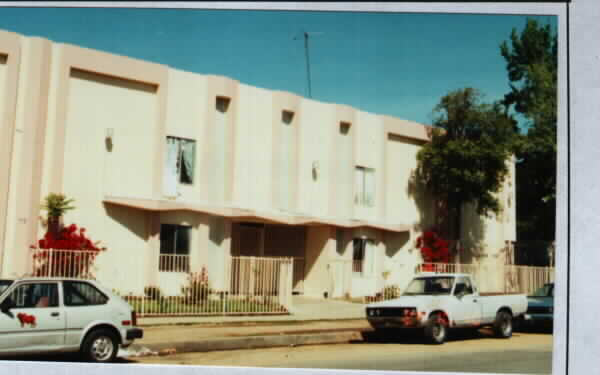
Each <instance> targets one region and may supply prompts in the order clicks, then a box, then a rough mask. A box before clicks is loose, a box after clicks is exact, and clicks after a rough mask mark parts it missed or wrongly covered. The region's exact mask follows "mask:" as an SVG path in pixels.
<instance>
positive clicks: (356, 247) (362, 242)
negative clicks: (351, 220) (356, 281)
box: [352, 238, 375, 276]
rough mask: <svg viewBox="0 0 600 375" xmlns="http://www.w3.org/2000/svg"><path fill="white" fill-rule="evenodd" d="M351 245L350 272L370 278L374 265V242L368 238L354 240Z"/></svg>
mask: <svg viewBox="0 0 600 375" xmlns="http://www.w3.org/2000/svg"><path fill="white" fill-rule="evenodd" d="M352 244H353V252H352V272H354V273H360V274H361V275H363V276H371V275H372V274H373V265H374V263H375V251H374V250H375V241H374V240H372V239H369V238H355V239H354V240H353V242H352Z"/></svg>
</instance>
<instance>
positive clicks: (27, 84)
mask: <svg viewBox="0 0 600 375" xmlns="http://www.w3.org/2000/svg"><path fill="white" fill-rule="evenodd" d="M21 51H22V55H21V58H22V60H21V64H22V65H21V70H20V72H19V88H18V94H17V100H18V102H17V108H16V121H15V131H16V134H17V135H16V136H15V137H14V138H13V141H14V144H15V145H16V144H17V143H18V144H19V147H18V151H17V152H18V154H16V155H13V158H12V159H13V161H14V163H15V164H14V165H13V166H14V167H17V168H18V169H15V170H14V173H13V176H12V178H16V179H17V181H16V182H17V184H16V187H17V188H16V189H15V191H14V192H13V193H11V194H10V197H11V199H14V202H15V206H14V207H15V210H14V211H12V210H7V211H8V212H10V214H8V215H11V216H8V220H10V221H12V222H13V224H12V225H13V228H12V232H13V237H12V241H11V243H9V244H7V248H8V249H10V250H11V255H12V262H11V263H10V266H11V274H14V275H17V276H18V275H22V274H24V273H27V272H29V270H30V264H31V259H30V257H29V255H30V253H29V252H28V251H27V250H28V249H29V246H30V245H32V244H34V243H35V241H36V237H37V231H38V225H39V223H38V220H37V219H38V217H39V216H40V201H41V196H40V194H41V192H40V190H41V184H42V181H41V180H42V165H43V155H44V143H45V142H44V141H45V134H46V122H47V113H48V94H49V86H50V67H51V63H52V61H51V56H52V51H51V43H50V41H48V40H45V39H40V38H31V39H25V40H24V43H23V45H22V50H21ZM13 186H14V185H13Z"/></svg>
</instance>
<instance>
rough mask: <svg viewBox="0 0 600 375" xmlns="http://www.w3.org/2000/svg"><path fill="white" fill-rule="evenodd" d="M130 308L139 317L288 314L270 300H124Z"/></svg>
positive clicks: (172, 298)
mask: <svg viewBox="0 0 600 375" xmlns="http://www.w3.org/2000/svg"><path fill="white" fill-rule="evenodd" d="M126 300H127V302H129V304H130V305H131V307H132V308H133V309H134V310H135V311H136V312H137V313H139V314H140V315H174V314H177V315H226V314H253V313H256V314H261V313H288V311H287V309H286V308H285V307H284V306H282V305H280V304H279V303H277V302H276V299H275V298H273V299H272V300H269V299H267V300H260V301H258V300H253V299H238V298H236V299H233V298H230V299H219V300H216V299H215V300H213V299H206V300H201V301H198V302H196V303H192V302H188V301H186V300H185V298H181V297H163V298H159V299H151V298H147V297H129V298H126Z"/></svg>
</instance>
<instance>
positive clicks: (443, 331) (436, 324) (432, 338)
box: [425, 314, 448, 345]
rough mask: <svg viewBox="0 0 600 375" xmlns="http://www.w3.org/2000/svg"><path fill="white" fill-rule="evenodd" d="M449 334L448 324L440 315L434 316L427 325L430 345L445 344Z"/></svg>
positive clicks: (426, 329) (426, 331)
mask: <svg viewBox="0 0 600 375" xmlns="http://www.w3.org/2000/svg"><path fill="white" fill-rule="evenodd" d="M447 333H448V323H447V321H446V319H444V318H443V317H442V316H441V315H440V314H434V315H432V316H431V317H430V318H429V320H428V321H427V323H426V324H425V338H426V339H427V342H429V343H430V344H435V345H440V344H443V343H444V341H446V335H447Z"/></svg>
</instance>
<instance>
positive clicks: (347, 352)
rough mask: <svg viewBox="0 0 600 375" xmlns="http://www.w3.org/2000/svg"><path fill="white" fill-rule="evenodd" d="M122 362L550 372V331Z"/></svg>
mask: <svg viewBox="0 0 600 375" xmlns="http://www.w3.org/2000/svg"><path fill="white" fill-rule="evenodd" d="M121 362H122V363H143V364H166V365H205V366H244V367H276V368H321V369H355V370H396V371H448V372H484V373H486V372H487V373H530V374H550V373H551V372H552V335H551V334H549V333H530V332H528V333H524V332H516V333H515V334H514V335H513V337H512V338H510V339H508V340H505V339H497V338H494V337H492V336H491V333H490V332H487V330H481V331H479V332H468V331H467V332H457V333H456V334H455V335H453V338H451V339H450V340H449V341H448V342H446V343H445V344H444V345H425V344H423V340H422V337H421V336H420V335H409V336H406V337H391V336H380V335H374V334H371V335H369V334H366V335H365V341H357V342H355V343H350V344H339V345H309V346H299V347H285V348H268V349H252V350H230V351H213V352H207V353H183V354H174V355H169V356H157V357H142V358H129V359H123V360H121Z"/></svg>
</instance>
